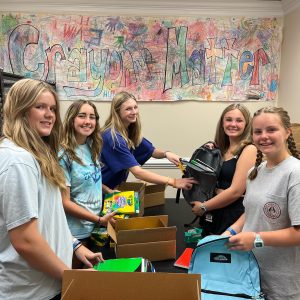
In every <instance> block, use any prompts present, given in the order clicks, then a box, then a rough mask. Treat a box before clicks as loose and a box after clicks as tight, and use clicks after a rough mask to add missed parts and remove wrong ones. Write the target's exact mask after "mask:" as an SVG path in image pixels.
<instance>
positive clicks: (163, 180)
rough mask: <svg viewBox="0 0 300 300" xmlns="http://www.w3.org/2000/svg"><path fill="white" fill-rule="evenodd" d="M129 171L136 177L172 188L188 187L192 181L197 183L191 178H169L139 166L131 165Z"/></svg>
mask: <svg viewBox="0 0 300 300" xmlns="http://www.w3.org/2000/svg"><path fill="white" fill-rule="evenodd" d="M129 171H130V172H131V173H132V174H133V176H134V177H135V178H137V179H140V180H143V181H147V182H151V183H156V184H165V185H169V186H172V187H174V188H183V189H190V188H191V187H192V184H193V183H197V181H196V180H195V179H193V178H178V179H175V178H170V177H166V176H162V175H159V174H156V173H153V172H150V171H147V170H145V169H143V168H141V167H140V166H134V167H131V168H129Z"/></svg>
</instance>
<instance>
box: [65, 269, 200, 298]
mask: <svg viewBox="0 0 300 300" xmlns="http://www.w3.org/2000/svg"><path fill="white" fill-rule="evenodd" d="M99 299H109V300H121V299H122V300H123V299H125V300H154V299H155V300H183V299H188V300H200V275H198V274H178V273H122V272H98V271H82V270H68V271H65V272H64V275H63V285H62V297H61V300H99Z"/></svg>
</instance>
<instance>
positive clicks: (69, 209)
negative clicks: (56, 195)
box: [61, 187, 116, 225]
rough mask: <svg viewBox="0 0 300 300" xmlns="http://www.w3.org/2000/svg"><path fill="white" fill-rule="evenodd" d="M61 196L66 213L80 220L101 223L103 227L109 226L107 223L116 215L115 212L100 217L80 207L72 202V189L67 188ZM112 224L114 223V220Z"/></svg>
mask: <svg viewBox="0 0 300 300" xmlns="http://www.w3.org/2000/svg"><path fill="white" fill-rule="evenodd" d="M61 195H62V201H63V207H64V210H65V212H66V213H68V214H70V215H72V216H73V217H76V218H78V219H81V220H87V221H90V222H93V223H99V224H101V225H107V222H108V221H109V220H111V218H112V217H113V216H114V215H115V214H116V211H115V212H112V213H109V214H106V215H105V216H103V217H100V216H98V215H95V214H93V213H91V212H90V211H88V210H87V209H85V208H83V207H81V206H79V205H78V204H76V203H75V202H73V201H72V200H71V194H70V187H67V189H66V190H65V191H63V192H62V194H61ZM112 222H114V221H113V220H112Z"/></svg>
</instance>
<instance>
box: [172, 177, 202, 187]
mask: <svg viewBox="0 0 300 300" xmlns="http://www.w3.org/2000/svg"><path fill="white" fill-rule="evenodd" d="M193 184H198V181H197V180H196V179H194V178H192V177H190V178H178V179H175V180H174V185H173V187H174V188H177V189H183V190H190V189H191V188H192V187H193Z"/></svg>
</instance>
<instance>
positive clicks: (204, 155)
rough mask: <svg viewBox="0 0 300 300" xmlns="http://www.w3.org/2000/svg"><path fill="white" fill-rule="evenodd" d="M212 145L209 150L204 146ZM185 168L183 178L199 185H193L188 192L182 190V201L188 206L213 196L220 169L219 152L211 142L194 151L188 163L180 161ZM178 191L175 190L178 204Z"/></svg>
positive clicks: (220, 158)
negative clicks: (190, 178)
mask: <svg viewBox="0 0 300 300" xmlns="http://www.w3.org/2000/svg"><path fill="white" fill-rule="evenodd" d="M208 143H212V144H214V148H213V149H210V148H209V147H207V146H206V145H207V144H208ZM181 162H182V164H183V165H184V166H185V171H184V175H183V177H184V178H185V177H194V178H195V179H196V180H198V181H199V184H193V187H192V188H191V189H190V190H183V191H182V194H183V197H184V199H185V200H186V201H187V202H188V203H189V204H190V202H193V201H201V202H204V201H207V200H208V199H210V198H212V197H213V196H214V194H215V189H216V185H217V180H218V176H219V174H220V170H221V167H222V162H223V161H222V154H221V150H220V149H219V148H218V147H217V146H216V144H215V143H213V142H207V143H205V144H204V145H202V146H201V147H199V148H198V149H196V150H195V151H194V153H193V155H192V157H191V159H190V161H185V160H181ZM179 197H180V189H178V190H177V195H176V202H177V203H178V202H179Z"/></svg>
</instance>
